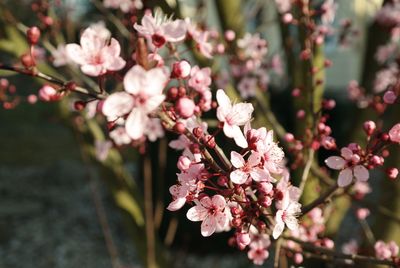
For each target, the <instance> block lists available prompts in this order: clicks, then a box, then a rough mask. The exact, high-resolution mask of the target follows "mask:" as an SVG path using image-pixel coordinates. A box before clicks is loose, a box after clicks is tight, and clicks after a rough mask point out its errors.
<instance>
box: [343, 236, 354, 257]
mask: <svg viewBox="0 0 400 268" xmlns="http://www.w3.org/2000/svg"><path fill="white" fill-rule="evenodd" d="M357 251H358V242H357V240H355V239H351V240H350V241H349V242H347V243H345V244H343V246H342V252H343V253H344V254H357Z"/></svg>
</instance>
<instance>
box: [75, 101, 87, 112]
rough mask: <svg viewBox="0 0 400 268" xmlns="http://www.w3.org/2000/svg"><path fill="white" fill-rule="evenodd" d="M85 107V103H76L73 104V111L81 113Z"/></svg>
mask: <svg viewBox="0 0 400 268" xmlns="http://www.w3.org/2000/svg"><path fill="white" fill-rule="evenodd" d="M85 107H86V102H84V101H76V102H74V109H75V110H77V111H82V110H83V109H85Z"/></svg>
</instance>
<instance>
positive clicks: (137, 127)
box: [125, 108, 149, 140]
mask: <svg viewBox="0 0 400 268" xmlns="http://www.w3.org/2000/svg"><path fill="white" fill-rule="evenodd" d="M147 120H149V118H148V117H147V115H146V114H145V113H144V112H143V110H142V109H139V108H135V109H133V110H132V112H131V113H130V114H129V116H128V118H127V119H126V122H125V129H126V133H128V135H129V136H130V137H131V138H132V139H133V140H137V139H139V138H141V137H142V136H143V132H144V128H145V126H146V121H147Z"/></svg>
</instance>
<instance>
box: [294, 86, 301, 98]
mask: <svg viewBox="0 0 400 268" xmlns="http://www.w3.org/2000/svg"><path fill="white" fill-rule="evenodd" d="M300 95H301V90H300V89H299V88H295V89H293V90H292V96H293V97H295V98H296V97H299V96H300Z"/></svg>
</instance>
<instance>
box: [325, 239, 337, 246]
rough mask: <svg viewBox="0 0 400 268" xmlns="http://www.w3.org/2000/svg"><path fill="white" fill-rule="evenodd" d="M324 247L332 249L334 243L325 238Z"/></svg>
mask: <svg viewBox="0 0 400 268" xmlns="http://www.w3.org/2000/svg"><path fill="white" fill-rule="evenodd" d="M324 245H325V247H327V248H333V247H334V246H335V242H333V241H332V240H331V239H329V238H325V239H324Z"/></svg>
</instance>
